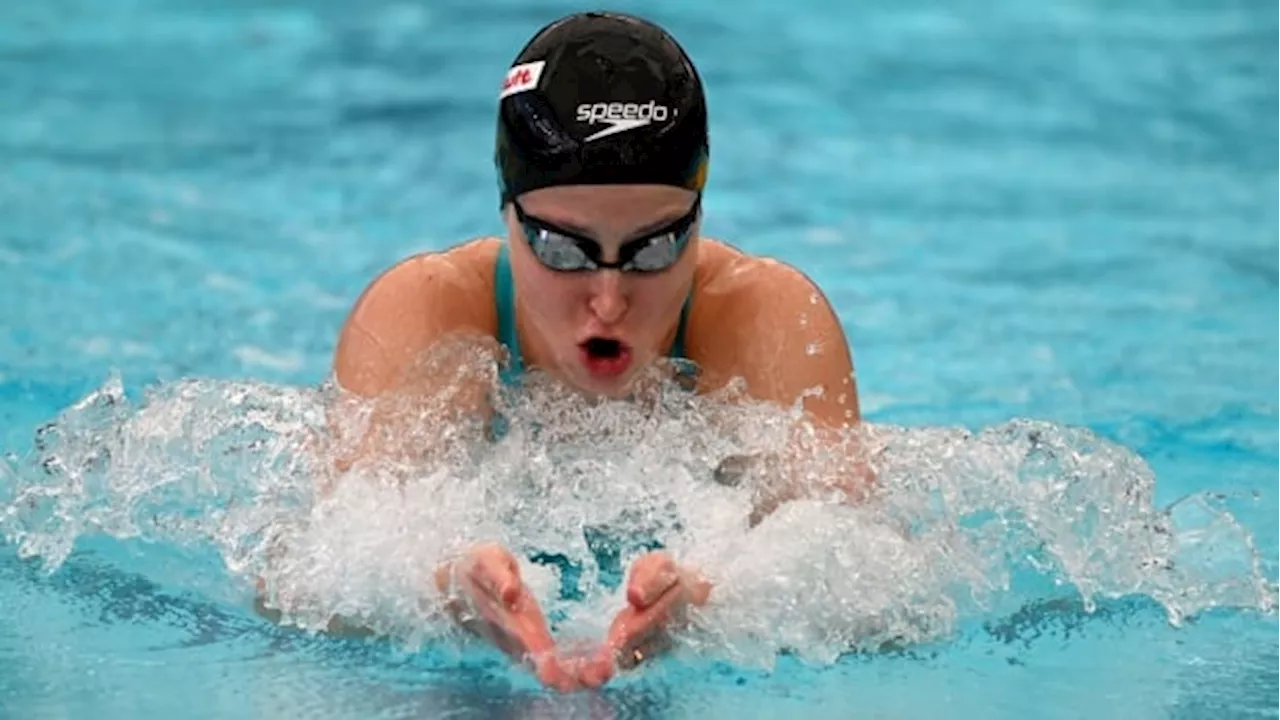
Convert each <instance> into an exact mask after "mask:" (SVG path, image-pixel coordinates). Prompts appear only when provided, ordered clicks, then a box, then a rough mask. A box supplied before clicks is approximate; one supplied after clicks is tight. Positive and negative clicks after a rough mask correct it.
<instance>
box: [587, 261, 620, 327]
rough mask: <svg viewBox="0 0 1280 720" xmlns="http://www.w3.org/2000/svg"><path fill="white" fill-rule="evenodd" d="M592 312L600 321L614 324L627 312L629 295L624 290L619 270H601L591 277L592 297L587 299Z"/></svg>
mask: <svg viewBox="0 0 1280 720" xmlns="http://www.w3.org/2000/svg"><path fill="white" fill-rule="evenodd" d="M587 307H589V308H590V309H591V314H592V315H595V316H596V318H597V319H599V320H600V322H602V323H604V324H606V325H612V324H614V323H616V322H619V321H620V320H622V317H623V316H624V315H626V314H627V296H626V295H625V294H624V293H623V292H622V276H621V273H619V272H618V271H617V270H601V271H599V272H597V273H595V277H593V278H592V279H591V297H590V299H589V300H588V301H587Z"/></svg>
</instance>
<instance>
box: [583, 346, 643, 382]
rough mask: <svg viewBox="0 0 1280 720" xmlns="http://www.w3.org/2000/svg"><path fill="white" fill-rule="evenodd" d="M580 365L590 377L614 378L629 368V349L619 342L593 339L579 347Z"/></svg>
mask: <svg viewBox="0 0 1280 720" xmlns="http://www.w3.org/2000/svg"><path fill="white" fill-rule="evenodd" d="M579 349H580V350H581V351H582V364H583V365H584V366H585V367H586V368H587V370H588V372H590V373H591V374H592V375H596V376H599V377H616V376H619V375H622V374H623V373H625V372H626V371H627V368H628V367H630V366H631V348H629V347H627V344H626V343H624V342H622V341H621V340H614V339H613V338H606V337H593V338H590V339H588V340H587V341H586V342H584V343H582V344H581V345H580V346H579Z"/></svg>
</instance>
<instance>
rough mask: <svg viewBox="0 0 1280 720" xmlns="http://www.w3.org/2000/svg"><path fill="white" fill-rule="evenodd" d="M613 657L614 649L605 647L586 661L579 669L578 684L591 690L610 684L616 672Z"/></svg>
mask: <svg viewBox="0 0 1280 720" xmlns="http://www.w3.org/2000/svg"><path fill="white" fill-rule="evenodd" d="M613 655H614V652H613V648H611V647H609V646H608V645H605V646H604V647H602V648H600V649H599V650H598V651H596V653H595V654H594V656H592V657H588V658H586V659H584V660H583V661H582V664H581V665H580V666H579V668H578V682H579V683H581V684H582V686H583V687H587V688H591V689H595V688H598V687H601V686H603V685H604V684H605V683H607V682H609V680H610V678H612V677H613V673H614V670H615V665H614V661H613Z"/></svg>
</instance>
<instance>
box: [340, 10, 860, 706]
mask: <svg viewBox="0 0 1280 720" xmlns="http://www.w3.org/2000/svg"><path fill="white" fill-rule="evenodd" d="M707 122H708V121H707V105H706V101H705V98H704V95H703V87H702V83H701V80H700V78H699V75H698V73H697V71H696V70H695V68H694V65H693V63H692V61H691V60H690V58H689V57H688V55H687V54H686V53H685V51H684V49H683V48H682V47H681V46H680V45H679V44H678V43H677V42H676V40H675V39H674V38H673V37H672V36H671V35H670V34H668V33H667V32H666V31H665V30H664V29H662V28H661V27H658V26H656V25H654V24H653V23H651V22H648V21H646V20H643V19H640V18H637V17H634V16H630V15H623V14H615V13H600V12H584V13H575V14H572V15H568V16H566V17H563V18H561V19H559V20H557V21H555V22H552V23H551V24H549V25H547V26H546V27H544V28H542V29H541V30H539V31H538V32H537V34H536V35H534V36H533V38H532V39H531V40H530V41H529V42H528V43H527V44H526V45H525V47H524V48H523V50H521V51H520V53H519V55H518V56H517V57H516V58H515V60H514V62H513V63H512V64H511V67H510V68H509V70H508V71H507V73H506V77H505V79H504V80H503V82H502V83H501V89H500V90H499V91H498V121H497V142H496V164H497V172H498V180H499V188H500V205H499V207H500V212H501V216H502V219H503V221H504V223H505V226H506V237H505V238H482V239H476V240H472V241H469V242H466V243H464V244H461V245H457V246H455V247H453V248H451V249H448V250H445V251H442V252H436V253H427V254H421V255H417V256H414V257H411V258H408V259H406V260H403V261H401V262H399V263H398V264H396V265H394V266H393V267H391V268H390V269H388V270H386V271H385V272H383V273H382V274H381V275H380V276H379V277H377V278H376V279H375V280H374V281H373V282H372V283H371V284H370V285H369V287H368V288H367V289H365V291H364V292H363V294H362V295H361V296H360V298H359V299H358V300H357V301H356V303H355V306H354V307H353V309H352V310H351V312H350V314H349V316H348V318H347V321H346V324H345V326H344V327H343V329H342V332H341V336H340V338H339V341H338V347H337V350H336V353H335V359H334V368H333V370H334V377H335V379H336V382H337V383H338V384H339V385H340V386H341V388H342V389H344V390H345V391H347V392H349V393H353V394H354V395H356V396H360V397H366V398H375V397H385V396H390V395H393V394H404V393H406V392H418V393H422V392H428V393H429V392H431V389H432V387H433V386H432V382H433V379H432V378H430V377H426V378H424V377H423V376H422V375H421V372H422V370H421V368H416V370H415V369H414V368H415V367H416V366H415V360H416V359H418V358H420V357H421V356H422V355H423V353H424V352H425V351H427V350H428V349H429V348H431V347H432V346H433V345H435V344H436V343H437V342H438V341H440V340H441V339H442V338H444V337H446V336H456V335H472V336H476V337H480V338H487V339H489V341H490V342H492V343H495V344H496V345H497V346H500V348H501V350H502V351H503V352H504V353H505V355H506V356H507V363H506V374H505V379H506V381H508V382H513V383H518V382H519V381H520V377H521V375H522V373H525V372H527V371H528V370H531V369H537V370H538V371H540V372H542V373H546V374H547V375H549V376H550V377H552V378H555V379H557V380H559V381H560V382H562V383H563V384H565V385H567V386H569V387H572V388H574V389H576V390H577V391H579V392H582V393H586V394H587V395H589V396H592V397H597V398H626V397H628V396H630V395H631V394H632V393H633V392H634V387H635V385H636V383H638V382H640V378H641V377H642V376H643V375H644V374H645V372H646V370H647V369H651V368H654V367H660V366H661V365H662V361H663V360H664V358H666V359H671V358H674V359H680V360H685V361H688V363H689V365H688V366H690V367H696V368H697V373H696V375H695V376H691V377H688V378H686V379H687V380H688V381H689V382H690V385H691V387H690V389H691V390H693V391H695V392H710V391H714V390H716V389H719V388H722V387H724V386H725V384H726V383H728V382H729V381H730V380H731V379H738V380H739V381H740V382H742V383H744V387H745V392H746V395H747V396H748V397H750V398H751V399H752V400H754V401H763V402H773V403H777V404H779V405H781V406H786V407H792V406H794V405H796V403H802V405H803V410H804V413H805V417H806V419H807V421H808V422H809V423H811V424H812V426H814V427H817V428H825V429H828V430H832V431H839V430H841V429H845V428H849V427H852V426H855V425H857V424H858V423H859V422H860V416H859V408H858V395H857V387H856V385H855V380H854V372H853V365H852V358H851V355H850V351H849V347H848V342H847V341H846V338H845V336H844V333H843V331H842V329H841V326H840V322H839V320H838V318H837V316H836V314H835V313H834V311H833V310H832V308H831V307H830V305H829V304H828V302H827V300H826V299H825V297H824V296H823V294H822V293H821V291H820V290H819V289H818V288H817V287H816V286H815V285H814V284H813V283H812V282H811V281H810V280H809V279H808V278H807V277H806V276H805V275H804V274H802V273H801V272H800V271H798V270H797V269H795V268H793V267H791V266H788V265H786V264H784V263H782V262H778V261H775V260H771V259H766V258H762V257H753V256H751V255H749V254H746V253H744V252H741V251H740V250H737V249H735V248H733V247H731V246H730V245H728V244H726V243H724V242H720V241H717V240H713V239H710V238H705V237H702V236H701V234H700V228H701V222H702V217H703V215H702V209H703V204H702V200H703V191H704V189H705V187H706V183H707V177H708V168H709V159H710V155H709V142H708V133H707ZM414 372H417V373H419V374H417V375H415V374H414ZM436 381H437V382H438V383H445V382H453V378H452V377H449V378H447V379H446V378H443V377H442V378H438V379H436ZM424 389H425V390H424ZM451 396H453V397H457V398H460V400H459V405H460V407H458V408H457V412H458V413H459V415H458V417H462V416H463V415H465V414H480V415H483V414H484V413H486V412H488V410H487V408H486V407H485V402H486V401H485V397H486V394H485V393H484V392H483V391H480V392H476V393H474V394H465V393H462V394H456V393H451ZM461 398H469V399H467V400H466V402H463V401H462V400H461ZM381 422H382V423H383V425H382V427H381V430H382V431H381V432H377V433H369V434H368V435H367V442H366V444H365V445H364V446H363V447H362V449H361V452H362V453H369V452H380V453H386V454H391V455H394V454H396V453H398V452H403V453H409V454H417V456H418V457H421V455H422V453H424V452H425V451H426V450H427V449H425V448H421V447H417V448H397V447H395V446H394V444H393V443H394V438H395V437H396V433H395V432H394V431H391V432H387V431H386V430H387V428H388V427H390V424H391V423H394V422H395V419H394V418H390V417H388V418H382V419H381ZM780 501H781V499H780V498H774V501H773V503H774V504H775V505H776V503H777V502H780ZM476 541H477V544H476V545H475V546H474V548H473V549H472V550H471V551H469V552H467V553H465V554H464V555H463V556H462V557H460V558H457V559H453V560H451V561H448V560H442V565H441V566H440V568H439V570H438V571H437V572H436V575H435V577H436V582H437V586H438V590H439V591H440V592H441V593H443V594H444V595H445V596H446V597H449V598H452V600H451V603H450V607H451V608H453V609H454V610H455V611H460V609H461V608H462V607H463V606H469V608H470V610H471V612H470V613H469V614H467V617H469V618H470V619H468V620H466V624H467V625H468V627H471V628H472V629H474V630H475V631H476V632H477V633H479V634H480V635H482V636H483V637H485V638H487V639H488V640H490V641H491V642H492V643H493V644H495V645H496V646H498V647H499V648H501V649H502V650H504V651H506V652H507V653H508V654H510V656H511V657H512V658H514V659H516V660H517V661H520V662H524V663H527V664H528V665H530V666H531V667H532V669H533V671H534V673H535V674H536V676H537V677H538V678H539V679H540V681H541V682H543V683H544V684H546V685H548V686H551V687H554V688H558V689H560V690H572V689H576V688H591V687H598V686H600V685H601V684H603V683H605V682H607V681H608V680H609V679H610V678H611V677H612V676H613V675H614V674H616V673H617V672H618V671H620V670H623V669H627V668H630V667H634V666H635V665H637V664H638V663H641V662H644V661H645V660H647V659H648V658H650V657H651V656H652V654H653V653H655V652H659V651H660V650H661V648H662V638H663V630H664V629H665V628H666V627H667V626H668V624H669V623H672V622H677V621H679V619H680V617H681V616H682V613H683V612H684V611H685V610H687V609H688V608H689V607H691V606H698V605H702V604H704V603H706V602H708V600H709V598H711V597H712V593H713V590H714V589H713V588H712V586H711V584H710V583H709V582H708V581H707V580H706V579H705V578H704V577H702V576H701V575H700V574H699V572H698V570H697V569H696V568H691V567H686V566H683V565H681V564H679V563H678V562H677V561H676V559H675V558H673V557H671V556H670V555H669V554H668V553H665V552H661V551H659V552H651V553H649V554H646V555H643V556H641V557H640V558H638V559H636V560H635V561H634V562H633V563H632V564H631V565H630V567H629V570H628V576H627V591H626V606H625V607H624V608H622V610H620V611H619V612H618V613H617V615H616V617H615V618H614V619H613V622H612V625H611V626H610V627H609V629H608V631H607V636H606V637H605V638H604V639H603V642H602V644H601V646H600V648H599V649H598V651H593V652H590V653H588V654H587V655H586V656H585V657H582V656H579V657H577V658H570V657H567V656H566V655H565V654H562V653H561V652H559V651H558V650H557V647H556V643H555V641H554V640H553V638H552V637H551V633H550V632H549V629H548V626H547V622H546V620H545V619H544V617H543V614H542V612H541V610H540V609H539V607H538V605H537V602H536V601H535V600H534V598H533V595H532V593H531V592H530V591H529V589H528V588H527V587H526V586H525V584H524V582H523V581H522V579H521V577H520V573H519V569H518V566H517V564H516V560H515V558H514V557H513V555H512V554H511V553H510V552H509V551H508V550H506V549H505V548H503V547H501V546H498V545H495V544H492V543H486V542H483V538H477V539H476ZM458 617H459V618H460V619H462V618H463V616H462V614H459V615H458Z"/></svg>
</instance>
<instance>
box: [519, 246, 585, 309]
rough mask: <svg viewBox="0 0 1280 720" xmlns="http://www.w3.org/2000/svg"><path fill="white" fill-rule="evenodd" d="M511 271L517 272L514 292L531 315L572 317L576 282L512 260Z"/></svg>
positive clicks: (577, 293) (575, 298) (576, 290)
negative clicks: (518, 295)
mask: <svg viewBox="0 0 1280 720" xmlns="http://www.w3.org/2000/svg"><path fill="white" fill-rule="evenodd" d="M511 269H512V271H513V272H515V273H516V276H517V278H518V279H517V280H516V291H517V292H518V293H519V294H520V298H521V300H520V302H521V304H522V305H523V306H524V307H525V308H527V309H528V310H529V311H530V312H531V313H532V314H534V315H536V316H538V317H539V318H542V319H543V320H544V321H546V320H556V321H560V320H564V319H565V318H567V317H569V316H571V315H572V314H573V310H574V308H575V307H576V306H577V305H578V304H580V301H579V299H578V298H579V297H580V295H581V291H580V290H579V289H577V287H578V283H575V282H572V278H567V277H564V276H562V275H559V274H556V273H553V272H551V271H550V270H547V269H546V268H543V267H541V266H538V265H536V264H531V265H528V266H526V265H525V264H524V263H523V262H517V261H515V259H514V258H513V262H512V268H511Z"/></svg>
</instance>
